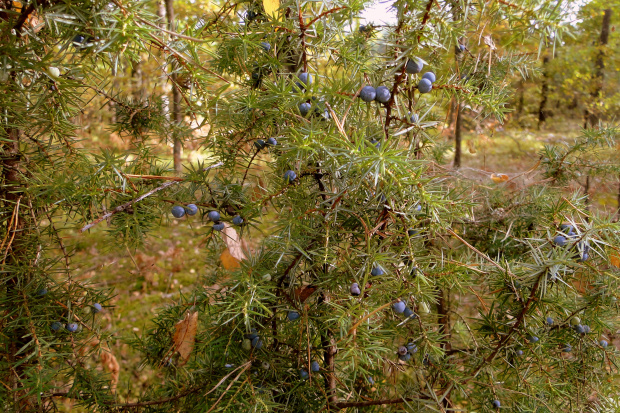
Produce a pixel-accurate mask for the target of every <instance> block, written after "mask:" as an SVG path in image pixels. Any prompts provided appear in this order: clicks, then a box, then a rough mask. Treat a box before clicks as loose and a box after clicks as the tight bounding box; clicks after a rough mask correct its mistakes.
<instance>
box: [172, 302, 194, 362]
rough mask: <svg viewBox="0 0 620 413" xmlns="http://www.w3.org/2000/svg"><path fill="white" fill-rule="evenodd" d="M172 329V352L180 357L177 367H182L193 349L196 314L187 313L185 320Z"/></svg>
mask: <svg viewBox="0 0 620 413" xmlns="http://www.w3.org/2000/svg"><path fill="white" fill-rule="evenodd" d="M174 328H175V331H174V337H173V340H174V350H175V351H177V352H178V353H179V355H180V356H181V357H180V359H179V366H182V365H184V364H185V363H187V360H189V356H190V354H191V353H192V350H193V349H194V340H195V338H196V330H197V328H198V312H194V313H192V314H190V313H187V315H186V316H185V318H184V319H183V320H181V321H179V322H178V323H177V324H176V325H175V326H174Z"/></svg>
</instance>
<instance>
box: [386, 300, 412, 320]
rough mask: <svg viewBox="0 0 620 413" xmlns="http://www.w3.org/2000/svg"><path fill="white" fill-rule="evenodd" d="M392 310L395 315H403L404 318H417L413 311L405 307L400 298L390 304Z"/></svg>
mask: <svg viewBox="0 0 620 413" xmlns="http://www.w3.org/2000/svg"><path fill="white" fill-rule="evenodd" d="M392 310H394V312H395V313H396V314H402V315H404V316H405V318H416V317H417V315H416V314H415V313H414V312H413V310H412V309H411V308H409V307H407V303H406V302H404V301H402V300H401V299H400V298H399V299H398V300H397V301H396V302H395V303H394V304H392Z"/></svg>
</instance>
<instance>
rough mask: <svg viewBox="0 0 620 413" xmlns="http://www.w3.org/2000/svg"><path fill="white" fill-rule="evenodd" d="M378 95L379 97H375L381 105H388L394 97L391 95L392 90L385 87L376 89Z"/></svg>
mask: <svg viewBox="0 0 620 413" xmlns="http://www.w3.org/2000/svg"><path fill="white" fill-rule="evenodd" d="M376 94H377V96H375V100H376V101H377V102H381V103H388V101H389V100H390V97H391V96H392V94H391V93H390V89H388V88H387V87H385V86H379V87H378V88H377V89H376Z"/></svg>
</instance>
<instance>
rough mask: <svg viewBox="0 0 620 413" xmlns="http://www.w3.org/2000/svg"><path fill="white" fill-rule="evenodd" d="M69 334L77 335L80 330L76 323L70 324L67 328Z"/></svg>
mask: <svg viewBox="0 0 620 413" xmlns="http://www.w3.org/2000/svg"><path fill="white" fill-rule="evenodd" d="M65 328H66V329H67V331H68V332H70V333H75V332H76V331H77V329H78V325H77V324H76V323H69V324H67V325H66V326H65Z"/></svg>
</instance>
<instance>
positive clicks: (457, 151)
mask: <svg viewBox="0 0 620 413" xmlns="http://www.w3.org/2000/svg"><path fill="white" fill-rule="evenodd" d="M462 111H463V108H462V106H461V102H459V101H457V102H456V123H455V125H454V167H455V168H460V167H461V153H462V146H463V138H462V129H463V128H462V126H461V123H462V117H463V114H462Z"/></svg>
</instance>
